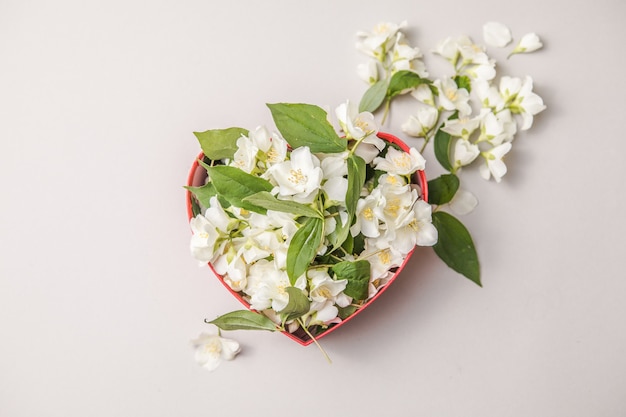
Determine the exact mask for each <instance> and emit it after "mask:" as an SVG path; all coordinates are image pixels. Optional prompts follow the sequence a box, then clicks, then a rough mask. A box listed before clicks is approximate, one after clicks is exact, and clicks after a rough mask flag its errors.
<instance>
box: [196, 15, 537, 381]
mask: <svg viewBox="0 0 626 417" xmlns="http://www.w3.org/2000/svg"><path fill="white" fill-rule="evenodd" d="M405 26H406V23H405V22H403V23H401V24H400V25H396V24H392V23H381V24H379V25H377V26H376V27H375V28H374V30H373V31H371V32H359V33H358V34H357V36H358V42H357V48H358V49H359V50H360V51H362V52H363V53H365V54H366V55H367V56H368V57H369V60H368V61H367V62H366V63H364V64H362V65H359V67H358V74H359V76H360V77H361V78H362V79H363V80H364V81H365V82H366V83H367V84H368V85H369V88H368V89H367V91H365V93H364V94H363V97H362V99H361V100H360V102H359V103H358V105H357V104H355V103H353V102H350V101H348V102H346V103H344V104H342V105H340V106H339V107H338V108H337V109H336V111H335V114H334V116H335V117H336V123H333V122H331V121H330V116H329V114H328V113H327V112H326V111H324V110H323V109H322V108H320V107H317V106H314V105H310V104H288V103H278V104H268V107H269V109H270V111H271V113H272V117H273V120H274V123H275V125H276V128H277V130H278V131H270V130H268V129H267V128H266V127H258V128H256V129H254V130H253V131H248V130H246V129H242V128H237V127H232V128H228V129H219V130H208V131H205V132H199V133H196V137H197V138H198V140H199V142H200V146H201V148H202V154H201V155H200V157H199V158H198V160H197V161H196V162H195V163H194V165H193V167H192V170H191V173H190V176H189V180H188V186H187V189H188V193H187V202H188V212H189V218H190V223H191V229H192V232H193V235H192V239H191V250H192V253H193V255H194V256H195V257H196V258H197V259H198V260H199V261H200V262H201V263H202V264H209V265H210V266H211V267H212V268H213V271H214V272H215V274H216V275H217V276H218V278H219V279H220V280H221V281H222V282H223V283H224V285H226V287H227V288H228V289H229V290H230V291H231V293H232V294H233V295H234V296H235V297H236V298H238V299H239V300H240V301H241V302H242V303H243V304H244V305H245V306H246V307H247V308H246V309H245V310H240V311H235V312H232V313H228V314H225V315H223V316H220V317H218V318H216V319H214V320H210V321H208V322H209V323H212V324H214V325H216V326H217V327H218V328H219V329H221V330H234V329H264V330H271V331H276V330H279V331H282V332H284V333H285V334H287V335H288V336H289V337H291V338H292V339H294V340H296V341H297V342H299V343H301V344H303V345H308V344H309V343H312V342H315V343H317V339H319V338H320V337H321V336H324V335H326V334H328V332H330V331H332V330H333V329H336V328H338V327H339V326H341V325H342V324H343V323H345V322H347V321H348V320H349V319H350V318H352V317H354V316H355V314H357V313H358V312H359V311H362V310H363V309H364V308H366V307H367V306H369V305H370V304H371V303H372V302H373V301H374V300H375V299H376V298H377V297H378V296H379V295H380V294H381V293H382V292H383V291H384V290H385V289H386V288H387V287H388V285H389V284H390V283H391V282H392V281H393V280H394V279H395V277H396V276H397V274H398V273H399V272H400V271H401V270H402V268H403V266H404V264H405V262H406V261H407V260H408V258H409V257H410V255H411V254H412V251H413V249H414V248H415V246H433V248H434V251H435V253H436V254H437V255H438V256H439V257H440V258H441V259H442V260H443V261H444V262H445V263H446V264H447V265H448V266H449V267H451V268H452V269H454V270H455V271H457V272H459V273H460V274H462V275H464V276H465V277H467V278H468V279H470V280H471V281H473V282H475V283H476V284H478V285H481V280H480V268H479V262H478V256H477V253H476V250H475V248H474V243H473V240H472V238H471V236H470V233H469V231H468V230H467V229H466V228H465V226H464V225H463V224H462V223H461V222H460V221H459V220H458V219H457V218H456V217H455V216H453V215H452V214H450V213H448V212H447V209H449V211H451V212H453V213H455V214H465V213H467V212H469V211H471V210H473V208H474V207H475V206H476V204H477V199H476V197H474V196H473V194H472V193H470V192H469V191H467V190H464V189H462V188H461V187H460V177H459V174H460V172H461V170H462V169H463V168H464V167H466V166H468V165H471V164H473V163H474V162H476V161H482V163H481V164H480V167H479V173H480V175H481V176H482V177H483V178H485V179H486V180H489V179H491V178H493V179H494V180H495V181H496V182H500V181H501V180H502V178H503V176H504V175H505V174H506V173H507V167H506V165H505V163H504V157H505V155H506V154H507V153H508V152H509V151H510V150H511V148H512V142H513V140H514V138H515V136H516V134H517V133H518V132H519V131H524V130H527V129H529V128H530V127H531V126H532V123H533V117H534V116H535V115H537V114H538V113H540V112H541V111H543V110H544V109H545V105H544V104H543V100H542V99H541V97H539V96H538V95H537V94H535V93H534V92H533V91H532V90H533V81H532V79H531V78H530V77H529V76H526V77H524V78H517V77H511V76H501V77H499V80H498V79H497V77H496V62H495V60H494V59H492V58H490V57H489V56H488V55H487V53H486V48H485V47H484V46H482V45H478V44H476V43H474V42H473V41H472V40H471V39H470V38H469V37H467V36H459V37H457V38H447V39H444V40H442V41H441V42H440V43H439V44H438V45H437V46H436V47H435V49H434V51H433V52H434V54H436V55H438V56H440V57H441V58H443V59H444V60H446V61H447V62H448V63H449V64H450V67H451V69H452V74H451V75H446V76H443V77H440V78H435V77H431V76H430V74H429V73H428V71H427V68H426V65H425V63H424V61H422V58H423V56H422V53H421V51H420V50H419V48H416V47H412V46H411V45H409V43H408V41H407V38H406V36H405V35H404V33H403V32H402V29H403V28H404V27H405ZM483 36H484V39H485V42H486V43H487V44H489V45H490V46H493V47H497V48H503V47H506V46H507V45H508V44H509V43H510V42H511V41H512V36H511V31H510V30H509V29H508V28H507V27H506V26H504V25H502V24H500V23H496V22H490V23H487V24H486V25H484V26H483ZM541 47H542V44H541V41H540V40H539V37H538V36H537V35H536V34H534V33H529V34H526V35H524V36H523V37H522V38H521V40H520V41H519V43H518V44H517V45H516V46H515V47H514V48H513V49H512V50H511V51H510V53H509V55H508V57H507V58H510V57H511V56H512V55H515V54H520V53H527V52H532V51H535V50H537V49H539V48H541ZM405 94H410V95H411V96H412V97H414V98H415V99H416V102H415V111H414V112H413V114H412V115H411V116H410V117H409V118H408V119H407V120H406V122H405V123H403V124H402V126H401V129H402V131H404V133H406V134H407V135H409V136H412V137H415V138H420V139H421V140H423V143H422V147H421V149H420V150H419V151H418V150H417V149H415V148H412V147H409V146H407V145H406V144H405V143H404V142H402V141H401V140H399V139H398V138H396V137H395V136H392V135H390V134H386V133H382V132H379V124H378V123H377V122H376V121H375V117H374V114H375V113H376V112H377V111H379V110H381V109H382V110H383V116H382V121H381V123H380V125H382V124H383V123H384V122H385V120H386V118H387V115H388V113H389V111H390V108H391V103H392V101H394V100H395V98H396V97H398V96H401V95H405ZM334 124H336V125H338V126H337V127H338V128H339V129H335V127H334ZM429 143H432V144H433V150H434V155H435V158H436V160H437V162H438V163H439V164H440V166H441V167H442V168H443V169H444V170H445V171H447V172H446V173H445V174H443V175H441V176H439V177H437V178H435V179H432V180H430V181H429V182H428V183H427V182H426V178H425V175H424V167H425V160H424V158H423V157H422V154H421V153H422V152H423V151H424V149H425V148H426V147H427V145H428V144H429ZM194 344H195V346H196V347H197V350H196V352H197V359H198V361H199V362H201V363H203V364H204V365H205V366H206V367H207V368H209V369H213V368H214V367H215V366H216V364H217V363H219V360H220V359H221V358H225V359H232V358H233V357H234V356H235V354H236V353H237V352H238V349H239V346H238V344H237V343H236V342H235V341H233V340H230V339H224V338H222V337H221V336H220V334H218V335H217V336H211V335H206V334H204V335H201V336H200V338H198V339H197V340H196V341H194ZM318 346H319V344H318Z"/></svg>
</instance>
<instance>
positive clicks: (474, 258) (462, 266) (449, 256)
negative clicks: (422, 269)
mask: <svg viewBox="0 0 626 417" xmlns="http://www.w3.org/2000/svg"><path fill="white" fill-rule="evenodd" d="M433 225H434V226H435V228H436V229H437V232H438V233H439V240H438V241H437V243H436V244H435V245H434V246H433V249H434V250H435V253H436V254H437V256H439V258H441V260H443V261H444V262H445V263H446V265H448V266H449V267H450V268H452V269H453V270H455V271H456V272H458V273H460V274H462V275H464V276H465V277H467V278H468V279H470V280H471V281H473V282H474V283H476V284H478V285H479V286H481V287H482V284H481V283H480V266H479V263H478V255H477V254H476V249H475V248H474V242H473V241H472V237H471V236H470V234H469V232H468V231H467V229H466V228H465V226H463V224H462V223H461V222H460V221H459V220H457V219H456V218H455V217H454V216H452V215H450V214H448V213H446V212H443V211H436V212H434V213H433Z"/></svg>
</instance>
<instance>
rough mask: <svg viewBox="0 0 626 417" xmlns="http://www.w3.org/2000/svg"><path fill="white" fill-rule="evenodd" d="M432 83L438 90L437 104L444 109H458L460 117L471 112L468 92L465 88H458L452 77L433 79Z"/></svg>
mask: <svg viewBox="0 0 626 417" xmlns="http://www.w3.org/2000/svg"><path fill="white" fill-rule="evenodd" d="M434 85H435V87H437V89H438V90H439V96H438V98H439V105H440V106H441V107H443V108H444V109H445V110H449V111H454V110H458V111H459V116H461V117H463V116H466V115H468V114H470V113H471V112H472V108H471V106H470V105H469V93H468V92H467V90H466V89H465V88H459V87H458V86H457V85H456V83H455V82H454V80H453V79H452V78H444V79H442V80H435V82H434Z"/></svg>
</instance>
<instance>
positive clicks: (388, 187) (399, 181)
mask: <svg viewBox="0 0 626 417" xmlns="http://www.w3.org/2000/svg"><path fill="white" fill-rule="evenodd" d="M378 189H379V190H381V193H382V195H383V196H385V195H387V194H389V193H393V194H401V193H411V187H410V185H409V184H408V183H407V181H406V179H405V177H402V176H400V175H396V174H389V173H387V174H383V175H381V176H380V177H379V178H378Z"/></svg>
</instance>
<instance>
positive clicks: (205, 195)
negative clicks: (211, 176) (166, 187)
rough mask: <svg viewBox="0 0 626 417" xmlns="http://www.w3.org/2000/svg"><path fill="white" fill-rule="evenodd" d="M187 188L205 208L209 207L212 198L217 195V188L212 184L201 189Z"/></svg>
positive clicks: (208, 183)
mask: <svg viewBox="0 0 626 417" xmlns="http://www.w3.org/2000/svg"><path fill="white" fill-rule="evenodd" d="M185 188H186V189H187V190H189V191H190V192H191V193H192V194H193V195H194V196H195V197H196V198H197V199H198V202H199V203H200V204H201V205H203V206H204V207H209V205H210V204H209V200H211V197H213V196H215V195H217V191H215V186H214V185H213V184H212V183H210V182H207V183H206V184H204V185H202V186H200V187H193V186H185Z"/></svg>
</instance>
